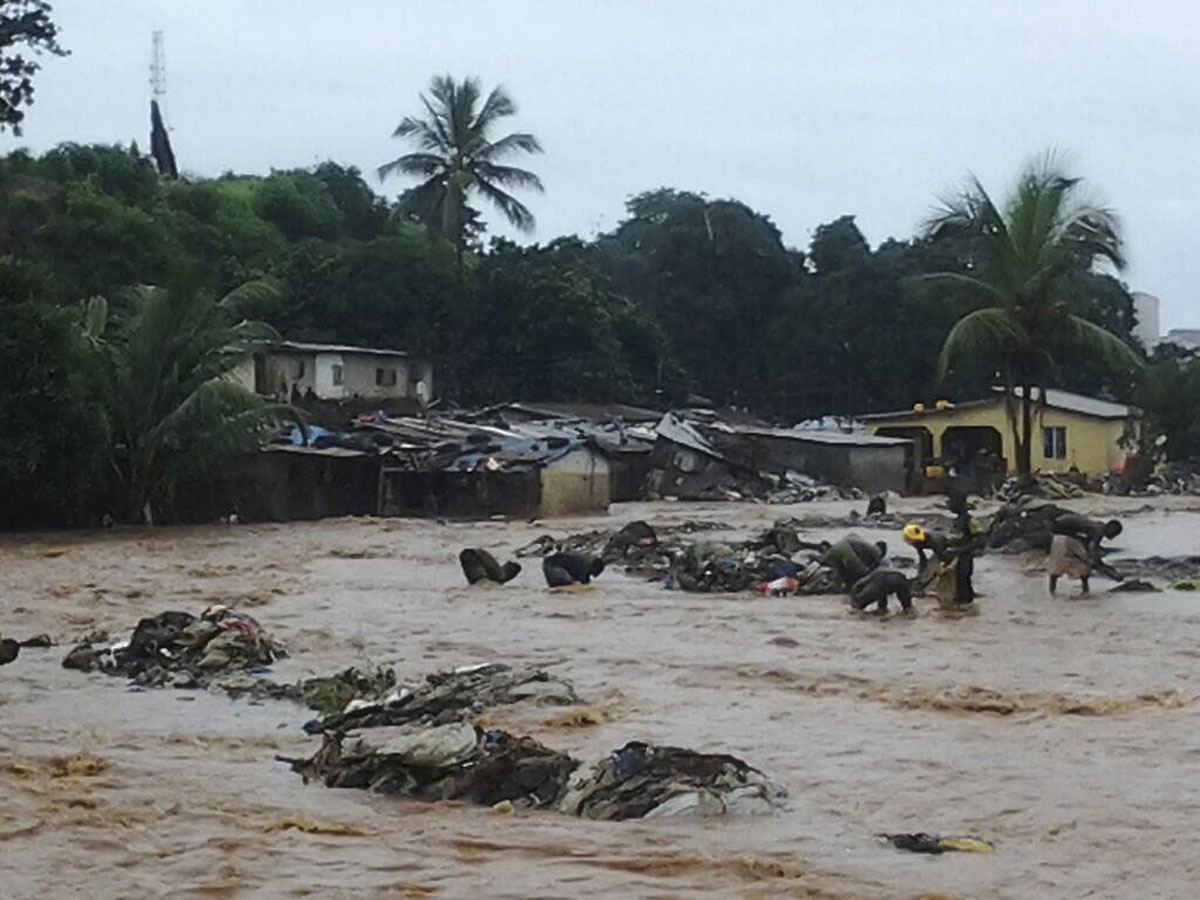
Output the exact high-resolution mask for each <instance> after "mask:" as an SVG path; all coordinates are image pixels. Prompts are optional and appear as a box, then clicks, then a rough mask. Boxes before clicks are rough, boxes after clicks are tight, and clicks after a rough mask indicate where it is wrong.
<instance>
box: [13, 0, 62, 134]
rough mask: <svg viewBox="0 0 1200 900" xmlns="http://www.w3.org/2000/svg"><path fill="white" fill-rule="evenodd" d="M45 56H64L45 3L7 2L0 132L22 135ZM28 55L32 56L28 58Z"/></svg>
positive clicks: (42, 0) (29, 1)
mask: <svg viewBox="0 0 1200 900" xmlns="http://www.w3.org/2000/svg"><path fill="white" fill-rule="evenodd" d="M44 53H49V54H51V55H53V56H65V55H66V53H67V51H66V50H63V48H62V47H60V46H59V45H58V26H57V25H55V24H54V22H53V21H51V19H50V4H49V3H47V2H45V0H5V2H4V4H3V5H2V6H0V132H2V131H5V130H6V129H8V130H11V131H12V132H13V134H20V133H21V123H22V122H23V121H25V110H24V109H22V107H25V106H29V105H30V104H31V103H33V76H34V75H36V74H37V73H38V70H39V69H41V67H42V64H41V63H40V62H38V61H37V57H39V56H41V55H42V54H44ZM28 54H33V56H32V57H31V56H29V55H28Z"/></svg>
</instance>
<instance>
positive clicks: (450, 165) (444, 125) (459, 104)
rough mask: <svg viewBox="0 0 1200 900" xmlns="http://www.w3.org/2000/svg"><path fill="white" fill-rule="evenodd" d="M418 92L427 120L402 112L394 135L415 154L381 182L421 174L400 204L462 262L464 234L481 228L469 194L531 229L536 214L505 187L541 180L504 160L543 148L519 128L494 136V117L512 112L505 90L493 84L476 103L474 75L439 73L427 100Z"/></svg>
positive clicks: (386, 169)
mask: <svg viewBox="0 0 1200 900" xmlns="http://www.w3.org/2000/svg"><path fill="white" fill-rule="evenodd" d="M420 96H421V103H422V104H423V105H424V106H425V111H426V113H427V114H428V115H427V117H426V118H415V117H413V116H406V117H405V118H404V120H403V121H402V122H401V123H400V124H399V126H397V128H396V130H395V131H394V132H393V133H392V137H398V138H411V139H413V140H414V141H415V142H416V144H417V148H418V149H417V151H416V152H415V153H406V154H405V155H404V156H401V157H399V158H398V159H394V160H392V161H391V162H389V163H385V164H384V165H382V166H380V167H379V170H378V171H379V177H380V178H381V179H382V178H386V177H388V176H389V175H396V174H399V175H413V176H416V177H418V178H422V179H424V180H423V181H422V182H421V183H420V184H419V185H417V186H416V187H414V188H411V189H410V190H408V191H406V192H405V193H404V194H403V195H402V196H401V198H400V202H401V208H402V209H404V210H406V211H408V212H410V213H411V214H413V215H415V216H416V217H417V218H419V219H420V220H421V221H422V222H424V223H425V224H426V225H428V226H429V227H430V228H432V229H434V230H435V231H438V232H440V233H441V234H443V235H445V236H446V237H447V238H449V239H451V240H452V241H454V246H455V249H456V251H457V254H458V259H459V261H460V264H461V261H462V253H463V247H464V246H465V244H466V241H467V238H468V235H469V234H470V233H472V232H474V233H478V231H481V230H482V225H481V223H480V222H479V213H478V211H477V210H475V209H474V208H472V207H471V206H469V205H468V203H467V198H468V197H469V196H470V195H471V194H480V195H482V196H484V197H486V198H487V199H488V200H490V201H491V202H492V203H493V204H494V205H495V206H497V207H499V209H500V211H501V212H502V213H503V214H504V216H505V218H507V219H508V221H509V222H511V223H512V224H513V225H515V226H516V227H517V228H519V229H521V230H522V231H529V230H530V229H532V228H533V224H534V219H533V213H531V212H530V211H529V209H528V208H527V207H526V206H525V205H524V204H523V203H521V201H519V200H518V199H517V198H516V197H514V196H513V195H512V194H510V193H508V192H507V191H506V190H505V188H513V187H517V188H530V189H532V190H535V191H541V190H543V188H542V182H541V180H540V179H539V178H538V177H537V176H536V175H534V174H533V173H532V172H529V171H526V170H525V169H518V168H516V167H515V166H508V165H503V164H502V163H501V160H503V159H505V158H506V157H508V156H511V155H512V154H513V153H518V152H520V153H541V152H542V146H541V144H539V143H538V140H537V138H535V137H534V136H533V135H532V134H526V133H524V132H514V133H512V134H506V135H505V136H504V137H502V138H498V139H496V140H493V139H492V132H493V131H494V130H495V128H496V124H497V122H499V120H500V119H503V118H506V117H507V116H511V115H513V114H514V113H516V111H517V107H516V104H515V103H513V101H512V99H511V98H510V97H509V96H508V94H506V93H505V92H504V89H503V88H499V87H498V88H495V89H494V90H493V91H492V92H491V93H490V94H488V95H487V98H486V99H485V100H483V102H482V105H481V104H480V99H481V97H482V91H481V89H480V83H479V79H478V78H466V79H463V80H462V81H461V82H457V83H456V82H455V80H454V79H453V78H452V77H451V76H449V75H444V76H438V77H435V78H434V79H433V81H432V82H431V83H430V86H429V97H426V96H425V95H424V94H421V95H420Z"/></svg>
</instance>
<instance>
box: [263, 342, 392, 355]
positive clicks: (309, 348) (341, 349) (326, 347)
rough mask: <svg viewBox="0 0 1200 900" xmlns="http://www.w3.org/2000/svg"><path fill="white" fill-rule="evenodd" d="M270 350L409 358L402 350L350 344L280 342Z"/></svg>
mask: <svg viewBox="0 0 1200 900" xmlns="http://www.w3.org/2000/svg"><path fill="white" fill-rule="evenodd" d="M271 349H272V350H292V351H295V352H297V353H350V354H358V355H359V356H402V357H407V356H409V354H408V353H406V352H405V351H403V350H384V349H381V348H379V347H354V346H351V345H350V344H311V343H308V342H306V341H280V342H279V343H276V344H272V345H271Z"/></svg>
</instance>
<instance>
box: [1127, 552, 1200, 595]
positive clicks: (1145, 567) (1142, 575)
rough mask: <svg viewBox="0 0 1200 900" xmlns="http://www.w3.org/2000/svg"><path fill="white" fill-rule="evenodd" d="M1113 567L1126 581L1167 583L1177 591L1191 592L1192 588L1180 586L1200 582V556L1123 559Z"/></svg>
mask: <svg viewBox="0 0 1200 900" xmlns="http://www.w3.org/2000/svg"><path fill="white" fill-rule="evenodd" d="M1113 567H1114V568H1116V569H1117V570H1118V571H1119V572H1120V573H1121V574H1122V575H1124V576H1125V577H1126V579H1139V580H1142V581H1143V582H1144V581H1149V580H1153V581H1157V582H1165V583H1166V584H1168V585H1169V586H1170V587H1173V588H1174V589H1175V590H1191V589H1192V588H1189V587H1186V586H1184V587H1181V586H1180V585H1187V584H1188V583H1190V582H1195V581H1200V556H1145V557H1140V558H1136V559H1121V560H1117V561H1116V562H1114V563H1113ZM1152 587H1153V586H1152ZM1126 590H1133V588H1126Z"/></svg>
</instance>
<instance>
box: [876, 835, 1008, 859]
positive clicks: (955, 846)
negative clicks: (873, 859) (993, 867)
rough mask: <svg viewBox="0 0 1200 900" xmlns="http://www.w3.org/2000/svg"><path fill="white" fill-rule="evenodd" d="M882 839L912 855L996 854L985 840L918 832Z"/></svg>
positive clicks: (882, 836)
mask: <svg viewBox="0 0 1200 900" xmlns="http://www.w3.org/2000/svg"><path fill="white" fill-rule="evenodd" d="M879 837H880V838H882V839H883V840H885V841H887V842H888V843H890V844H891V845H892V846H893V847H895V848H896V849H897V850H907V851H909V852H910V853H932V854H938V853H945V852H946V851H947V850H957V851H960V852H964V853H995V852H996V848H995V847H993V846H992V845H991V844H989V843H988V842H987V841H985V840H981V839H980V838H976V837H939V836H938V835H936V834H926V833H925V832H923V831H918V832H915V833H911V834H881V835H879Z"/></svg>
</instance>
